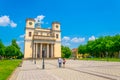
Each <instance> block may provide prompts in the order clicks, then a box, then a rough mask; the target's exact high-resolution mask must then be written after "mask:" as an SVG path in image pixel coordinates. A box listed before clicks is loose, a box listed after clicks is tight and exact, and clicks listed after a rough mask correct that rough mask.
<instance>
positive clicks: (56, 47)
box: [54, 43, 61, 57]
mask: <svg viewBox="0 0 120 80" xmlns="http://www.w3.org/2000/svg"><path fill="white" fill-rule="evenodd" d="M54 57H61V43H56V44H54Z"/></svg>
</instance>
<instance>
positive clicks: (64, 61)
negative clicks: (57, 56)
mask: <svg viewBox="0 0 120 80" xmlns="http://www.w3.org/2000/svg"><path fill="white" fill-rule="evenodd" d="M65 63H66V60H65V58H63V68H65Z"/></svg>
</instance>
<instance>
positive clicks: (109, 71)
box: [10, 59, 120, 80]
mask: <svg viewBox="0 0 120 80" xmlns="http://www.w3.org/2000/svg"><path fill="white" fill-rule="evenodd" d="M10 80H120V62H106V61H82V60H67V61H66V66H65V68H58V63H57V59H56V60H45V69H44V70H43V69H42V60H37V63H36V64H34V61H32V60H24V61H23V63H22V67H18V68H17V69H16V70H15V71H14V73H13V75H12V76H11V78H10Z"/></svg>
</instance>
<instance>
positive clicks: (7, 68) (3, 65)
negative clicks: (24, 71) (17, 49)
mask: <svg viewBox="0 0 120 80" xmlns="http://www.w3.org/2000/svg"><path fill="white" fill-rule="evenodd" d="M21 62H22V60H0V80H7V78H8V77H9V76H10V75H11V73H12V72H13V71H14V70H15V68H16V67H18V65H19V64H20V63H21Z"/></svg>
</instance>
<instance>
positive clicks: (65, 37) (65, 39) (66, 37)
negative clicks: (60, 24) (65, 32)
mask: <svg viewBox="0 0 120 80" xmlns="http://www.w3.org/2000/svg"><path fill="white" fill-rule="evenodd" d="M69 40H70V37H68V36H64V37H63V38H62V41H65V42H68V41H69Z"/></svg>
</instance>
